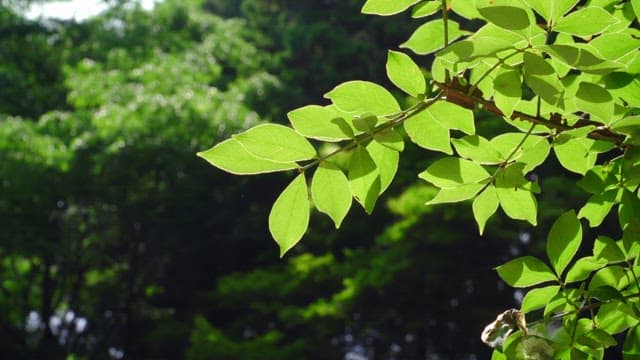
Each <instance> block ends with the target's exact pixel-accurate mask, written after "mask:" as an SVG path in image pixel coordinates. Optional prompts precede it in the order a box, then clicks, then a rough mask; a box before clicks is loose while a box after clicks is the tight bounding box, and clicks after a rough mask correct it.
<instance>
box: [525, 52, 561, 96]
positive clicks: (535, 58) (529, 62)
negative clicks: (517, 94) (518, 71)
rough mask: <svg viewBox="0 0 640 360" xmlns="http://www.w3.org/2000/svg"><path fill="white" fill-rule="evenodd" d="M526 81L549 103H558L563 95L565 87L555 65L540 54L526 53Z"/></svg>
mask: <svg viewBox="0 0 640 360" xmlns="http://www.w3.org/2000/svg"><path fill="white" fill-rule="evenodd" d="M524 81H525V83H526V84H527V85H528V86H529V87H530V88H531V90H533V91H534V92H535V93H536V94H537V95H538V96H540V97H541V98H542V99H543V100H545V101H546V102H548V103H549V104H552V105H554V104H556V103H557V102H558V101H559V100H560V99H561V97H562V96H561V95H562V91H563V87H562V84H561V83H560V80H558V77H557V75H556V73H555V70H554V69H553V66H551V65H550V64H549V63H548V62H547V61H546V60H545V59H543V58H542V57H540V56H539V55H536V54H533V53H530V52H525V53H524Z"/></svg>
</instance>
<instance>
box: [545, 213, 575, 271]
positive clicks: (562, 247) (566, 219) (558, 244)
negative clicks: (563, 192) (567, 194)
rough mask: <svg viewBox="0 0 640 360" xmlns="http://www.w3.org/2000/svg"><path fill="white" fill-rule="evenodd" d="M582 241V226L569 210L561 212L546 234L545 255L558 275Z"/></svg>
mask: <svg viewBox="0 0 640 360" xmlns="http://www.w3.org/2000/svg"><path fill="white" fill-rule="evenodd" d="M581 242H582V226H581V225H580V221H579V220H578V218H577V217H576V213H575V212H574V211H573V210H571V211H568V212H566V213H564V214H562V215H561V216H560V217H559V218H558V219H557V220H556V221H555V222H554V223H553V226H551V231H549V235H548V236H547V256H548V257H549V260H550V261H551V265H552V266H553V268H554V269H555V271H556V274H558V276H560V275H561V274H562V272H563V271H564V269H565V268H566V267H567V265H568V264H569V262H570V261H571V259H572V258H573V256H574V255H575V254H576V251H578V248H579V247H580V243H581Z"/></svg>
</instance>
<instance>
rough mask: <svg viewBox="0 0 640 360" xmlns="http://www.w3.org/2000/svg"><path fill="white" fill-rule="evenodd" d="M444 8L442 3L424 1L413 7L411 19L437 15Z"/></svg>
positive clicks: (434, 0)
mask: <svg viewBox="0 0 640 360" xmlns="http://www.w3.org/2000/svg"><path fill="white" fill-rule="evenodd" d="M441 8H442V3H441V2H440V1H436V0H433V1H424V2H421V3H419V4H418V5H416V6H414V7H413V10H412V11H411V17H412V18H414V19H417V18H422V17H426V16H429V15H433V14H435V13H436V12H437V11H438V10H440V9H441Z"/></svg>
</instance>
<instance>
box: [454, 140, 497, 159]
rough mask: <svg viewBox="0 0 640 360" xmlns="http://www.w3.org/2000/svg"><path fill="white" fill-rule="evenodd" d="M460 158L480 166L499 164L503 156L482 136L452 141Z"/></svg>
mask: <svg viewBox="0 0 640 360" xmlns="http://www.w3.org/2000/svg"><path fill="white" fill-rule="evenodd" d="M451 143H452V144H453V146H454V147H455V148H456V151H457V152H458V154H459V155H460V157H462V158H465V159H469V160H472V161H473V162H475V163H478V164H499V163H501V162H502V159H501V155H500V153H499V152H498V150H496V149H495V148H494V147H493V145H492V144H491V143H490V142H489V140H487V139H485V138H483V137H482V136H480V135H466V136H464V137H462V138H460V139H452V140H451Z"/></svg>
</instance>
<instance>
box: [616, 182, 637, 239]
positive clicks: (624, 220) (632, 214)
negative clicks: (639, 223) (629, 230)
mask: <svg viewBox="0 0 640 360" xmlns="http://www.w3.org/2000/svg"><path fill="white" fill-rule="evenodd" d="M638 214H640V199H639V198H638V196H637V195H636V194H634V193H632V192H631V191H629V190H625V191H624V192H623V193H622V196H621V200H620V206H619V207H618V221H619V223H620V228H621V229H622V230H624V229H625V228H626V227H627V226H629V224H630V223H631V222H632V221H633V220H634V219H637V218H638Z"/></svg>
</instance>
